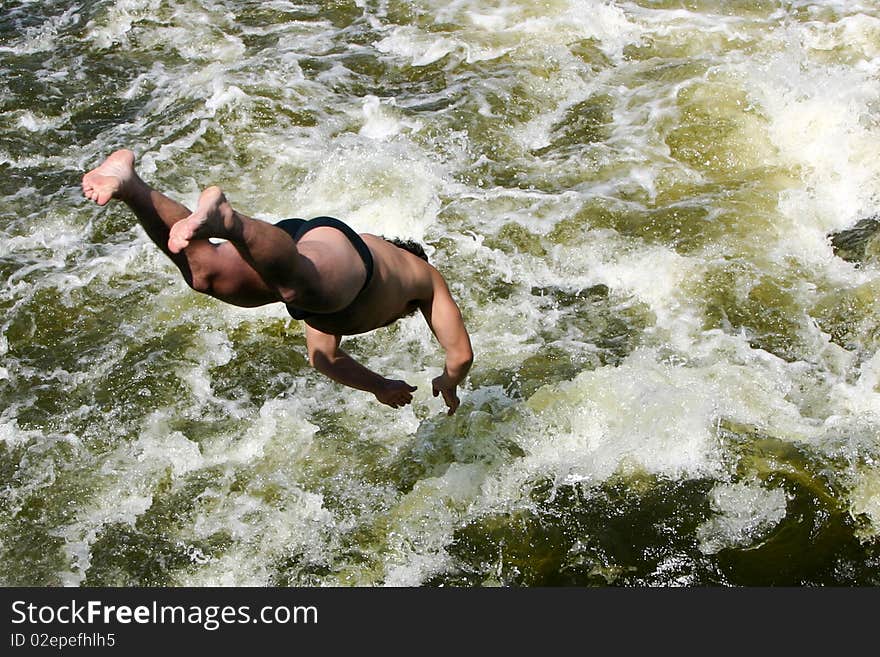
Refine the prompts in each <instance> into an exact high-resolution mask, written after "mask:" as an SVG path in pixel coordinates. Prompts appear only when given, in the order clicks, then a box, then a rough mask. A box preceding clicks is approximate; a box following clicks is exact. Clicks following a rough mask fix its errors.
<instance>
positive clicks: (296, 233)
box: [275, 217, 373, 319]
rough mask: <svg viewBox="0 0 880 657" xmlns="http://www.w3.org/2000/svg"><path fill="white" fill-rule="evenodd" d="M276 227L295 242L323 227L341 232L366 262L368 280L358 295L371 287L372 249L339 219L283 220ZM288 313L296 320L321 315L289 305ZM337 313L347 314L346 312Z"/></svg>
mask: <svg viewBox="0 0 880 657" xmlns="http://www.w3.org/2000/svg"><path fill="white" fill-rule="evenodd" d="M275 225H276V226H278V227H279V228H281V229H282V230H284V231H285V232H286V233H287V234H288V235H290V236H291V237H292V238H293V239H294V241H299V239H300V238H301V237H302V236H303V235H305V234H306V233H308V232H309V231H310V230H312V229H313V228H320V227H321V226H329V227H330V228H335V229H336V230H338V231H341V232H342V233H343V234H344V235H345V236H346V237H347V238H348V240H349V241H350V242H351V245H352V246H353V247H354V248H355V251H357V252H358V255H360V257H361V260H363V261H364V267H366V269H367V278H366V280H365V281H364V284H363V286H362V287H361V289H360V290H359V291H358V295H360V293H361V292H363V291H364V290H365V289H366V287H367V285H369V284H370V281H371V280H372V279H373V254H372V253H370V247H368V246H367V243H366V242H364V241H363V240H362V239H361V236H360V235H358V234H357V233H356V232H354V231H353V230H352V229H351V227H350V226H347V225H346V224H344V223H342V222H341V221H339V219H334V218H333V217H315V218H314V219H309V220H308V221H306V220H305V219H282V220H281V221H279V222H278V223H276V224H275ZM355 300H357V297H355ZM352 303H354V301H352ZM349 306H350V304H349ZM287 312H288V313H290V316H291V317H293V318H294V319H306V318H308V317H311V316H313V315H320V314H321V313H314V312H311V311H308V310H303V309H302V308H297V307H296V306H294V305H292V304H289V303H288V304H287ZM337 312H345V310H341V311H337Z"/></svg>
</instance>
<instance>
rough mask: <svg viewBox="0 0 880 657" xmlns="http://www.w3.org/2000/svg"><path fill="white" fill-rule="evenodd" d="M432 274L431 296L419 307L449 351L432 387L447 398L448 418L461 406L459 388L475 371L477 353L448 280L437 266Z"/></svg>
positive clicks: (436, 335)
mask: <svg viewBox="0 0 880 657" xmlns="http://www.w3.org/2000/svg"><path fill="white" fill-rule="evenodd" d="M430 272H431V295H430V297H429V298H427V299H425V300H424V301H423V302H422V303H421V304H420V305H419V308H420V310H421V311H422V315H424V317H425V321H426V322H427V323H428V326H429V327H430V328H431V331H432V332H433V333H434V336H435V337H436V338H437V341H438V342H439V343H440V346H441V347H443V349H444V350H445V351H446V364H445V366H444V368H443V374H441V375H440V376H438V377H436V378H435V379H434V380H433V381H432V382H431V385H432V388H433V391H434V396H435V397H436V396H437V395H438V394H442V395H443V401H444V402H446V406H447V407H449V411H448V415H452V414H453V413H455V410H456V409H457V408H458V406H459V403H460V401H459V399H458V394H457V393H456V389H457V387H458V385H459V384H460V383H461V382H462V381H463V380H464V377H465V376H467V373H468V372H469V371H470V369H471V364H472V363H473V361H474V352H473V349H472V348H471V339H470V336H469V335H468V332H467V329H466V328H465V325H464V320H463V319H462V317H461V310H459V308H458V305H456V303H455V301H454V300H453V298H452V295H451V294H450V293H449V287H448V286H447V285H446V281H444V280H443V277H442V276H441V275H440V273H439V272H438V271H437V270H436V269H434V268H433V267H431V268H430Z"/></svg>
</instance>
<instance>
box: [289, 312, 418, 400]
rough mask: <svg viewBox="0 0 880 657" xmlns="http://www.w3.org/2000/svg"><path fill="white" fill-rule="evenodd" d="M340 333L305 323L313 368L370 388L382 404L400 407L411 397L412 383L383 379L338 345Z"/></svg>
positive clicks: (360, 387)
mask: <svg viewBox="0 0 880 657" xmlns="http://www.w3.org/2000/svg"><path fill="white" fill-rule="evenodd" d="M340 341H341V337H340V336H338V335H329V334H327V333H323V332H321V331H319V330H317V329H315V328H312V327H311V326H309V325H308V324H306V347H307V348H308V350H309V362H310V363H311V364H312V367H314V368H315V369H316V370H318V371H319V372H321V374H323V375H324V376H327V377H329V378H331V379H333V380H334V381H336V382H337V383H341V384H342V385H345V386H348V387H349V388H355V389H357V390H364V391H365V392H371V393H373V394H374V395H375V396H376V399H378V400H379V401H380V402H382V403H383V404H386V405H388V406H391V407H392V408H400V407H401V406H405V405H406V404H409V403H410V402H411V401H412V393H413V391H415V390H416V388H415V386H411V385H409V384H408V383H407V382H406V381H400V380H395V379H386V378H385V377H383V376H380V375H379V374H376V373H375V372H373V371H372V370H370V369H368V368H366V367H364V366H363V365H361V364H360V363H359V362H357V361H356V360H355V359H354V358H352V357H351V356H349V355H348V354H347V353H345V352H344V351H343V350H342V349H340V348H339V343H340Z"/></svg>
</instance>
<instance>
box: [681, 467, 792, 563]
mask: <svg viewBox="0 0 880 657" xmlns="http://www.w3.org/2000/svg"><path fill="white" fill-rule="evenodd" d="M709 499H710V504H711V505H712V510H713V511H714V512H715V514H716V515H715V516H713V517H712V518H711V519H710V520H707V521H706V522H704V523H703V524H702V525H700V526H699V527H698V528H697V538H698V539H699V541H700V552H702V553H703V554H717V553H718V552H720V551H721V550H723V549H725V548H734V547H747V546H749V545H752V544H753V543H754V542H755V541H757V540H759V539H760V538H761V536H762V535H764V534H766V532H768V531H769V530H771V529H772V528H773V527H775V526H776V525H777V524H778V523H779V522H780V521H781V520H782V519H783V518H785V513H786V495H785V491H784V490H782V489H781V488H774V489H772V490H767V489H765V488H763V487H762V486H760V485H758V484H749V483H746V482H740V483H735V484H728V483H719V484H716V485H715V487H714V488H713V489H712V492H711V493H710V497H709Z"/></svg>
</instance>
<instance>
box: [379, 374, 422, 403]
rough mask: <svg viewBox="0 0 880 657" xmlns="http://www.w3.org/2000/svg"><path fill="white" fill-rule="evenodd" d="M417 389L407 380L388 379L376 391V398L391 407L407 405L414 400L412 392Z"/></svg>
mask: <svg viewBox="0 0 880 657" xmlns="http://www.w3.org/2000/svg"><path fill="white" fill-rule="evenodd" d="M415 390H416V387H415V386H411V385H410V384H408V383H407V382H406V381H400V380H391V379H386V380H385V383H384V384H383V385H382V387H381V388H380V389H379V390H377V391H376V392H374V393H373V394H374V395H376V399H378V400H379V401H380V402H382V403H383V404H387V405H388V406H390V407H391V408H400V407H401V406H406V405H407V404H409V403H410V402H411V401H412V398H413V396H412V394H413V392H414V391H415Z"/></svg>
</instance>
